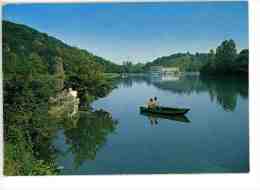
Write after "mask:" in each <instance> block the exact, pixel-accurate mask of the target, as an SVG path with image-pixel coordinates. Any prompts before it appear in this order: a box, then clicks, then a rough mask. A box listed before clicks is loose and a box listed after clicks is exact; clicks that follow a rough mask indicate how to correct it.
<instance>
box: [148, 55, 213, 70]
mask: <svg viewBox="0 0 260 190" xmlns="http://www.w3.org/2000/svg"><path fill="white" fill-rule="evenodd" d="M207 59H208V54H204V53H196V54H191V53H189V52H187V53H176V54H172V55H169V56H163V57H159V58H157V59H155V60H154V61H152V62H148V63H146V65H145V70H146V71H148V70H149V69H150V67H151V66H158V65H159V66H163V67H178V68H179V69H180V70H181V71H199V70H200V68H201V67H202V65H204V64H206V61H207Z"/></svg>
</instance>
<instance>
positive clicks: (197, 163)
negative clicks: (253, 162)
mask: <svg viewBox="0 0 260 190" xmlns="http://www.w3.org/2000/svg"><path fill="white" fill-rule="evenodd" d="M154 96H156V97H158V99H159V102H160V104H161V105H165V106H172V107H187V108H190V111H189V112H188V113H187V114H186V117H184V118H170V119H169V118H154V117H148V116H145V115H142V114H140V112H139V106H141V105H143V104H144V103H145V102H147V101H148V98H150V97H154ZM92 107H93V113H92V114H84V113H81V114H80V116H79V119H78V120H77V121H76V124H75V126H76V127H66V128H65V127H64V129H60V130H59V131H58V133H57V135H56V137H55V139H53V145H54V147H55V148H56V149H57V153H56V154H57V156H56V160H55V162H56V164H57V165H58V166H60V168H61V174H62V175H86V174H152V173H222V172H225V173H233V172H239V173H240V172H243V173H244V172H248V171H249V127H248V125H249V124H248V81H247V80H246V79H239V78H217V79H200V77H199V76H182V77H154V76H139V77H138V76H137V77H128V78H124V79H120V80H118V81H117V88H115V89H114V90H113V91H112V92H111V93H110V94H108V95H107V96H106V97H105V98H101V99H98V100H97V101H95V102H93V104H92ZM101 109H102V110H101Z"/></svg>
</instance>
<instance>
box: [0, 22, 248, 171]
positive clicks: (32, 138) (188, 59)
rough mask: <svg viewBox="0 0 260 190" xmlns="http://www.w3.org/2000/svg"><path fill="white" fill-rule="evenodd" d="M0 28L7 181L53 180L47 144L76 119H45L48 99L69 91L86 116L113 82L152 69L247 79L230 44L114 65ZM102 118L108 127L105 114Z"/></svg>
mask: <svg viewBox="0 0 260 190" xmlns="http://www.w3.org/2000/svg"><path fill="white" fill-rule="evenodd" d="M2 26H3V99H4V102H3V107H4V175H8V176H17V175H56V174H59V170H58V169H57V168H58V166H56V165H55V163H54V160H55V152H56V150H55V148H54V147H53V146H52V144H51V139H52V138H53V136H55V133H56V132H57V130H58V129H59V128H61V127H62V126H63V125H64V123H66V122H67V123H70V124H71V123H72V124H71V126H76V124H73V122H77V120H78V118H77V114H76V116H75V117H74V116H73V117H69V118H67V117H59V119H57V118H55V117H53V114H48V113H50V109H51V107H52V103H51V102H50V100H51V98H53V99H55V98H56V99H58V97H59V96H60V94H62V93H64V91H65V90H67V89H69V88H72V89H73V90H75V91H77V93H78V98H79V102H78V104H79V110H85V111H89V112H90V113H91V106H90V104H91V102H93V101H94V100H96V99H98V98H100V97H104V96H106V95H107V94H108V93H109V92H111V90H112V89H113V88H114V87H115V84H114V83H115V81H116V80H117V79H119V78H121V77H123V75H124V74H128V73H133V74H136V75H138V74H142V73H147V72H148V71H149V68H150V67H151V66H154V65H161V66H163V67H179V68H180V70H181V71H200V72H201V74H203V76H211V75H212V76H215V75H218V74H220V73H224V74H225V75H226V74H230V73H231V74H239V75H248V50H241V52H240V53H239V54H237V50H236V45H235V42H234V41H233V40H229V41H224V42H223V43H222V44H221V45H220V46H219V47H218V48H217V49H216V52H214V51H213V50H211V51H210V53H208V54H207V53H196V54H190V53H189V52H187V53H178V54H173V55H170V56H165V57H161V58H157V59H155V60H154V61H152V62H148V63H138V64H133V63H131V62H129V61H126V62H124V63H123V65H117V64H115V63H113V62H111V61H108V60H106V59H103V58H101V57H98V56H96V55H93V54H91V53H89V52H88V51H86V50H82V49H79V48H76V47H71V46H69V45H67V44H65V43H63V42H62V41H60V40H58V39H56V38H53V37H51V36H48V35H47V34H45V33H40V32H38V31H37V30H34V29H32V28H30V27H27V26H25V25H20V24H15V23H12V22H9V21H3V22H2ZM59 104H63V103H62V102H61V103H59ZM59 104H58V105H59ZM68 105H70V104H68ZM63 106H64V104H63ZM55 109H56V110H57V109H58V108H54V110H55ZM99 114H100V113H99ZM102 114H103V115H105V116H106V119H107V120H108V123H109V122H110V123H111V126H112V124H113V121H112V118H110V116H109V113H102ZM113 125H114V124H113ZM66 126H68V124H66ZM70 130H72V129H70ZM73 130H75V129H73ZM68 131H69V130H68Z"/></svg>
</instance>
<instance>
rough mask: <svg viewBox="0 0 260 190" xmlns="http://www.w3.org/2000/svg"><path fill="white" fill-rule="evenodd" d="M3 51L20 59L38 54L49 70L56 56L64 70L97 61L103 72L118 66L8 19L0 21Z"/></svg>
mask: <svg viewBox="0 0 260 190" xmlns="http://www.w3.org/2000/svg"><path fill="white" fill-rule="evenodd" d="M2 26H3V27H2V28H3V51H6V52H12V53H14V54H16V55H17V56H18V57H19V58H20V59H21V58H22V57H28V56H30V55H31V54H32V53H34V54H36V55H39V56H40V58H41V60H42V61H43V63H44V64H47V65H48V69H49V71H52V70H53V65H54V64H55V60H57V57H59V58H61V59H62V61H63V64H64V69H65V72H66V71H67V72H69V71H70V70H71V69H72V68H73V65H75V64H76V65H77V64H80V63H83V62H84V63H98V64H100V65H102V66H103V68H104V71H105V72H119V71H120V68H121V67H120V66H119V65H116V64H114V63H112V62H111V61H108V60H105V59H103V58H101V57H99V56H96V55H93V54H92V53H90V52H88V51H86V50H82V49H79V48H76V47H72V46H69V45H67V44H65V43H63V42H62V41H60V40H58V39H56V38H54V37H52V36H49V35H47V34H45V33H41V32H39V31H37V30H35V29H33V28H30V27H28V26H25V25H21V24H15V23H12V22H9V21H3V22H2Z"/></svg>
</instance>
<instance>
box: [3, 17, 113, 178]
mask: <svg viewBox="0 0 260 190" xmlns="http://www.w3.org/2000/svg"><path fill="white" fill-rule="evenodd" d="M2 26H3V27H2V28H3V67H2V68H3V97H4V101H3V109H4V142H5V146H4V153H5V158H4V163H5V164H4V172H5V175H51V174H56V173H57V169H56V166H55V165H54V158H53V155H54V154H53V152H54V151H55V150H54V149H53V147H52V146H51V143H50V139H51V136H53V134H54V131H55V129H56V128H55V125H57V123H55V122H53V121H52V120H51V119H50V118H49V116H48V109H49V99H50V97H55V95H56V94H57V93H59V92H60V91H62V90H63V89H65V88H69V87H71V88H73V89H75V90H77V91H78V95H79V97H80V100H81V101H82V102H84V103H85V102H87V101H88V100H93V99H95V98H98V97H102V96H104V95H106V93H108V92H109V91H110V90H111V84H110V82H109V81H108V80H107V79H106V78H105V77H104V74H103V72H104V71H105V70H106V69H108V72H114V70H113V69H117V67H118V66H117V65H115V64H113V63H112V62H110V61H107V60H105V59H103V58H100V57H98V56H95V55H93V54H91V53H89V52H87V51H85V50H81V49H78V48H75V47H71V46H69V45H66V44H65V43H63V42H61V41H60V40H58V39H56V38H53V37H51V36H48V35H47V34H44V33H40V32H38V31H36V30H34V29H32V28H29V27H27V26H24V25H19V24H15V23H11V22H8V21H3V22H2ZM57 81H58V83H59V84H60V85H57ZM59 81H61V82H59ZM43 158H44V159H43Z"/></svg>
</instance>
